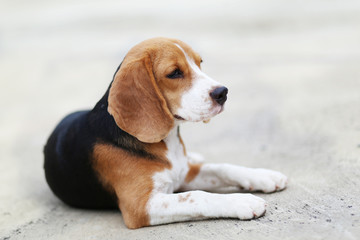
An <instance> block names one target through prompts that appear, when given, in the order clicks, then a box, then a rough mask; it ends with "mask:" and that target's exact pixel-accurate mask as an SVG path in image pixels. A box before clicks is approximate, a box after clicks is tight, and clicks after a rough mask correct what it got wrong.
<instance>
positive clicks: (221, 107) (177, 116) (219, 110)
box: [174, 106, 224, 123]
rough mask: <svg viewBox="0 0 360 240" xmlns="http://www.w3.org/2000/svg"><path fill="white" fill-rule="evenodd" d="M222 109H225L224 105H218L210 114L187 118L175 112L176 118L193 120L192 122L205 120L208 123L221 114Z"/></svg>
mask: <svg viewBox="0 0 360 240" xmlns="http://www.w3.org/2000/svg"><path fill="white" fill-rule="evenodd" d="M222 111H224V106H218V107H216V108H214V109H213V110H212V111H210V112H209V113H208V114H206V115H203V116H200V117H199V118H198V119H185V118H184V117H182V116H180V115H178V114H174V118H175V119H177V120H180V121H191V122H200V121H202V122H204V123H208V122H210V119H211V118H212V117H214V116H216V115H218V114H220V113H221V112H222Z"/></svg>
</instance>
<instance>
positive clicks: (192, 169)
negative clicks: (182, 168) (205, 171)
mask: <svg viewBox="0 0 360 240" xmlns="http://www.w3.org/2000/svg"><path fill="white" fill-rule="evenodd" d="M188 166H189V171H188V173H187V175H186V177H185V182H187V183H189V182H191V181H192V180H194V178H195V177H196V176H197V175H198V174H199V172H200V168H201V166H202V164H201V163H196V164H193V163H188Z"/></svg>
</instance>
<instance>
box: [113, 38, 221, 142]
mask: <svg viewBox="0 0 360 240" xmlns="http://www.w3.org/2000/svg"><path fill="white" fill-rule="evenodd" d="M201 61H202V60H201V57H200V56H199V55H198V54H197V53H195V52H194V51H193V50H192V49H191V48H190V47H189V46H187V45H186V44H185V43H183V42H181V41H179V40H175V39H166V38H155V39H150V40H147V41H144V42H142V43H140V44H138V45H136V46H135V47H134V48H132V49H131V50H130V51H129V53H128V54H127V55H126V57H125V59H124V61H123V63H122V66H121V68H120V69H119V71H118V72H117V73H116V75H115V79H114V82H113V84H112V86H111V88H110V94H109V99H108V101H109V109H108V111H109V113H110V114H111V115H113V117H114V119H115V121H116V123H117V125H118V126H119V127H120V128H121V129H123V130H124V131H127V132H128V133H129V134H131V135H133V136H135V137H137V138H138V139H139V140H140V141H143V142H158V141H160V140H162V139H163V138H165V137H166V136H167V134H168V132H169V131H170V129H171V128H172V127H173V125H174V120H175V119H177V120H180V121H205V120H208V119H210V118H211V117H213V116H215V115H216V114H218V113H220V112H221V111H222V110H223V106H224V103H225V101H226V98H227V89H226V88H225V87H222V86H221V85H220V84H219V83H217V82H216V81H214V80H213V79H211V78H210V77H208V76H207V75H206V74H204V73H203V72H202V71H201V69H200V64H201Z"/></svg>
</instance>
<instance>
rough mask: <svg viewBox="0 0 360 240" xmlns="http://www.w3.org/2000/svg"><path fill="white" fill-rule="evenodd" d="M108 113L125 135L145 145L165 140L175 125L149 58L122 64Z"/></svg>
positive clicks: (113, 85)
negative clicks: (145, 143)
mask: <svg viewBox="0 0 360 240" xmlns="http://www.w3.org/2000/svg"><path fill="white" fill-rule="evenodd" d="M108 102H109V107H108V112H109V113H110V114H111V115H112V116H113V117H114V119H115V122H116V124H117V125H118V126H119V127H120V128H121V129H122V130H124V131H125V132H127V133H129V134H130V135H132V136H134V137H136V138H137V139H139V140H140V141H142V142H147V143H154V142H160V141H161V140H162V139H164V138H165V137H166V136H167V135H168V133H169V131H170V130H171V128H172V127H173V125H174V120H173V116H172V114H171V112H170V110H169V108H168V107H167V103H166V101H165V98H164V97H163V95H162V94H161V92H160V90H159V88H158V86H157V84H156V82H155V77H154V75H153V71H152V64H151V60H150V57H149V56H146V57H143V58H140V59H135V60H131V61H126V59H125V60H124V62H123V65H122V66H121V67H120V69H119V71H118V72H117V73H116V75H115V78H114V81H113V83H112V85H111V88H110V93H109V98H108Z"/></svg>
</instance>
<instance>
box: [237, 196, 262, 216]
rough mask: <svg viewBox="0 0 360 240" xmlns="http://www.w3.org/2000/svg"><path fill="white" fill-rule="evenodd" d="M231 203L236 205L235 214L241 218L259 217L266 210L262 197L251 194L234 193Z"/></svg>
mask: <svg viewBox="0 0 360 240" xmlns="http://www.w3.org/2000/svg"><path fill="white" fill-rule="evenodd" d="M236 195H237V196H236V197H237V198H236V199H234V201H233V203H232V205H233V206H234V207H236V214H237V216H238V218H239V219H241V220H248V219H253V218H258V217H261V216H263V215H264V214H265V211H266V202H265V200H264V199H262V198H259V197H256V196H254V195H252V194H236Z"/></svg>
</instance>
